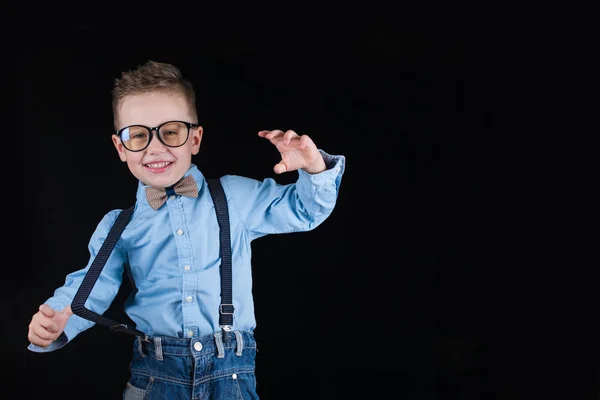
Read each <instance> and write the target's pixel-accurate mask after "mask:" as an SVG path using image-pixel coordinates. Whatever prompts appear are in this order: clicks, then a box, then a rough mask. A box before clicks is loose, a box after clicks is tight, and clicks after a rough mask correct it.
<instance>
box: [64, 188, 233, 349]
mask: <svg viewBox="0 0 600 400" xmlns="http://www.w3.org/2000/svg"><path fill="white" fill-rule="evenodd" d="M207 182H208V188H209V191H210V195H211V197H212V199H213V203H214V205H215V210H216V213H217V221H218V222H219V233H220V255H221V269H220V273H221V305H220V306H219V325H220V326H221V328H222V329H223V330H225V331H231V329H232V326H233V311H234V308H233V299H232V282H231V281H232V272H231V237H230V233H229V213H228V210H227V198H226V197H225V192H224V191H223V187H222V186H221V181H220V180H219V179H218V178H215V179H208V180H207ZM133 208H134V207H133V206H131V207H129V208H127V209H125V210H123V211H121V213H120V214H119V216H118V217H117V220H116V221H115V223H114V224H113V226H112V227H111V229H110V231H109V232H108V235H107V237H106V239H105V240H104V243H103V244H102V246H101V247H100V250H99V251H98V254H97V255H96V257H95V258H94V261H93V262H92V264H91V265H90V268H89V270H88V272H87V274H86V275H85V277H84V278H83V281H82V282H81V286H79V289H78V290H77V293H76V294H75V297H74V298H73V302H72V303H71V310H72V311H73V314H75V315H78V316H80V317H82V318H85V319H87V320H90V321H93V322H96V323H98V324H100V325H104V326H106V327H108V328H110V329H111V330H112V331H115V332H123V333H127V334H131V335H135V336H140V337H143V338H146V339H147V335H146V334H145V333H144V332H141V331H139V330H137V329H135V328H133V327H130V326H128V325H127V324H122V323H119V322H117V321H114V320H112V319H110V318H107V317H104V316H103V315H100V314H97V313H95V312H93V311H91V310H89V309H88V308H86V307H85V302H86V300H87V299H88V297H89V295H90V293H91V291H92V288H93V287H94V285H95V284H96V281H97V280H98V277H99V276H100V272H102V268H104V264H106V261H107V260H108V258H109V256H110V253H111V252H112V250H113V249H114V247H115V245H116V244H117V241H118V240H119V238H120V237H121V233H122V232H123V230H124V229H125V226H127V224H128V223H129V220H130V219H131V214H132V213H133ZM130 279H133V277H131V276H130ZM132 283H133V281H132ZM134 287H135V284H134Z"/></svg>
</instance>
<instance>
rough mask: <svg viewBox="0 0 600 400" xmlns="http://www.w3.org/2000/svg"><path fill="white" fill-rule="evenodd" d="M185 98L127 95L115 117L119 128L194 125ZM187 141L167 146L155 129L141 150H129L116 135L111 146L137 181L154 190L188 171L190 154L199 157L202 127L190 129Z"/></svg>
mask: <svg viewBox="0 0 600 400" xmlns="http://www.w3.org/2000/svg"><path fill="white" fill-rule="evenodd" d="M193 115H195V113H193V112H192V111H191V110H190V107H189V105H188V103H187V102H186V100H185V98H184V97H183V96H182V95H181V94H178V93H166V92H152V93H144V94H136V95H131V96H127V97H125V98H124V99H123V101H122V102H121V107H120V109H119V113H118V115H117V124H118V128H119V129H121V128H124V127H127V126H130V125H145V126H147V127H149V128H153V127H157V126H159V125H160V124H162V123H163V122H167V121H185V122H190V123H193V124H195V123H197V122H198V121H196V118H194V117H193ZM189 132H190V133H189V137H188V140H187V142H186V143H185V144H184V145H183V146H180V147H167V146H165V145H164V144H162V143H161V141H160V140H158V137H157V135H158V133H157V131H156V130H154V131H152V138H151V140H150V143H149V145H148V147H146V148H145V149H144V150H142V151H137V152H133V151H129V150H127V149H126V148H125V147H124V146H123V143H122V142H121V139H120V138H119V137H118V136H117V135H113V136H112V140H113V144H114V145H115V148H116V149H117V152H118V153H119V157H120V158H121V161H123V162H126V163H127V167H129V170H130V171H131V173H132V174H133V176H135V177H136V178H137V179H139V180H140V181H142V182H143V183H144V184H146V185H149V186H154V187H167V186H171V185H173V184H175V183H176V182H177V181H178V180H179V179H181V178H182V177H183V175H184V174H185V172H186V171H187V170H188V169H189V168H190V165H191V162H192V155H195V154H198V151H199V150H200V141H201V140H202V127H200V126H199V127H196V128H190V131H189Z"/></svg>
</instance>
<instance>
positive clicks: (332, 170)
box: [298, 150, 346, 182]
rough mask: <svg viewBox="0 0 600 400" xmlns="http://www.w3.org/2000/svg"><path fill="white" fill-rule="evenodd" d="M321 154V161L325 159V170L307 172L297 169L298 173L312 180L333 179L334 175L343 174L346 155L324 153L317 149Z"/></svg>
mask: <svg viewBox="0 0 600 400" xmlns="http://www.w3.org/2000/svg"><path fill="white" fill-rule="evenodd" d="M319 153H321V156H323V161H325V167H326V168H327V169H326V170H325V171H322V172H319V173H316V174H309V173H308V172H306V171H304V170H303V169H299V170H298V173H299V174H300V175H303V176H304V177H307V178H309V179H311V180H313V181H315V182H316V181H320V180H323V179H325V180H334V179H335V178H336V177H338V176H341V175H343V174H344V170H345V169H346V157H344V156H340V155H331V154H328V153H326V152H325V151H323V150H319Z"/></svg>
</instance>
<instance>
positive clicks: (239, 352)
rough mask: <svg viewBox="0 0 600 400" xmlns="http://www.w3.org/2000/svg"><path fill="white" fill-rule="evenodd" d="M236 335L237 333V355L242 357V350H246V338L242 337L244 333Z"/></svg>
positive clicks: (238, 332)
mask: <svg viewBox="0 0 600 400" xmlns="http://www.w3.org/2000/svg"><path fill="white" fill-rule="evenodd" d="M234 333H235V341H236V342H237V344H236V348H235V355H236V356H241V355H242V350H243V349H244V338H243V337H242V332H240V331H235V332H234Z"/></svg>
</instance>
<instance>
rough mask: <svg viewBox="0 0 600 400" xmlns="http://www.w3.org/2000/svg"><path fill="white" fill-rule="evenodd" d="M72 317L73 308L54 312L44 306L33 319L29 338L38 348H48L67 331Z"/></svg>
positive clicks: (69, 307)
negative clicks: (68, 322)
mask: <svg viewBox="0 0 600 400" xmlns="http://www.w3.org/2000/svg"><path fill="white" fill-rule="evenodd" d="M71 315H73V311H71V306H67V307H65V308H64V309H63V310H61V311H54V310H53V309H52V308H50V306H48V305H47V304H42V305H41V306H40V307H39V311H38V312H37V313H35V314H34V315H33V317H32V318H31V323H30V324H29V334H28V335H27V338H28V339H29V341H30V342H31V343H33V344H35V345H37V346H40V347H48V346H49V345H50V343H52V342H53V341H55V340H56V339H57V338H58V337H59V336H60V334H61V333H62V332H63V331H64V330H65V326H66V325H67V321H68V320H69V317H70V316H71Z"/></svg>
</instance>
